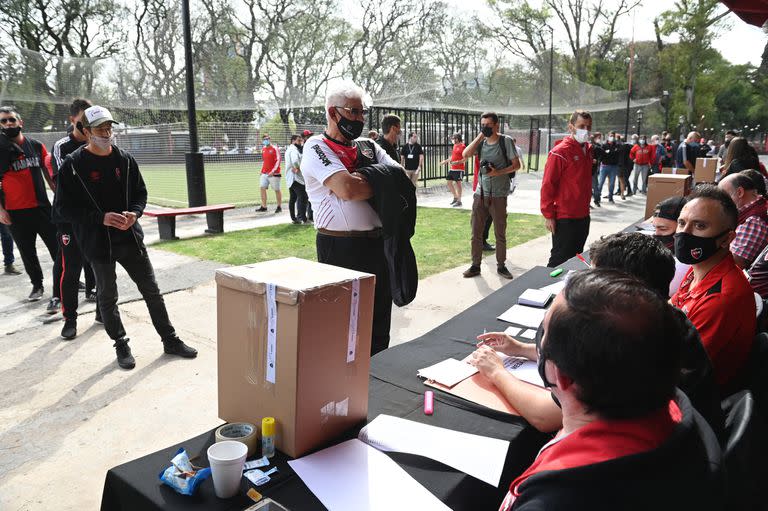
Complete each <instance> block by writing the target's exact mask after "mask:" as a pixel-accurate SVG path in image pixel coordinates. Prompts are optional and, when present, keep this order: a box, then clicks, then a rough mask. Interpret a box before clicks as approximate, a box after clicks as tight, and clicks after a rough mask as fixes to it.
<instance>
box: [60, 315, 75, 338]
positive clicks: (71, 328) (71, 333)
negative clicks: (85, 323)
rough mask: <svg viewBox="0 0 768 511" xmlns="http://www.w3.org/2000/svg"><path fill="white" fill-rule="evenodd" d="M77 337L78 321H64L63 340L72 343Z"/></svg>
mask: <svg viewBox="0 0 768 511" xmlns="http://www.w3.org/2000/svg"><path fill="white" fill-rule="evenodd" d="M75 337H77V320H76V319H67V320H65V321H64V328H62V329H61V338H62V339H64V340H67V341H71V340H72V339H74V338H75Z"/></svg>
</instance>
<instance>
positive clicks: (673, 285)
mask: <svg viewBox="0 0 768 511" xmlns="http://www.w3.org/2000/svg"><path fill="white" fill-rule="evenodd" d="M690 267H691V265H690V264H685V263H681V262H680V261H678V260H677V258H675V276H674V277H672V282H670V283H669V297H670V298H672V295H673V294H675V293H677V290H678V289H680V284H682V282H683V278H685V274H686V273H688V268H690Z"/></svg>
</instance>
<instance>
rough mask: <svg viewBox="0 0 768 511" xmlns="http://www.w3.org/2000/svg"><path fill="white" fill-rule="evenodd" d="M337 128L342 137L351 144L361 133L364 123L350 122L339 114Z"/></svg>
mask: <svg viewBox="0 0 768 511" xmlns="http://www.w3.org/2000/svg"><path fill="white" fill-rule="evenodd" d="M338 126H339V131H340V132H341V134H342V135H344V138H346V139H347V140H349V141H350V142H351V141H353V140H355V139H356V138H358V137H359V136H360V134H362V133H363V128H364V127H365V123H364V122H363V121H351V120H349V119H347V118H346V117H344V116H343V115H341V114H339V122H338Z"/></svg>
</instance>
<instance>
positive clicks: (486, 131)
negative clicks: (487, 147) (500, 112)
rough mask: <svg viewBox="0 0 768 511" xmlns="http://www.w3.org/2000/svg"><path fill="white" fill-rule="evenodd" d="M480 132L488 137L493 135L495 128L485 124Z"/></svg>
mask: <svg viewBox="0 0 768 511" xmlns="http://www.w3.org/2000/svg"><path fill="white" fill-rule="evenodd" d="M480 133H482V134H483V135H485V136H486V137H490V136H493V128H492V127H490V126H483V127H481V128H480Z"/></svg>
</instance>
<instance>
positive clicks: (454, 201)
mask: <svg viewBox="0 0 768 511" xmlns="http://www.w3.org/2000/svg"><path fill="white" fill-rule="evenodd" d="M454 204H456V199H453V200H452V201H451V203H450V204H448V205H449V206H453V205H454Z"/></svg>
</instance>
